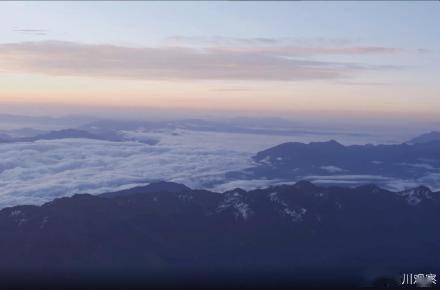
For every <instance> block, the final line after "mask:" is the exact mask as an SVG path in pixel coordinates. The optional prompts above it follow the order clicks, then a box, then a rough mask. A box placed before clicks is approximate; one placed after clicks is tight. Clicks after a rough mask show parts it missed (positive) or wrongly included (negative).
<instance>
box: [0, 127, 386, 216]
mask: <svg viewBox="0 0 440 290" xmlns="http://www.w3.org/2000/svg"><path fill="white" fill-rule="evenodd" d="M125 134H126V135H129V136H130V137H133V138H134V139H136V140H142V139H145V138H154V139H157V140H160V142H159V143H158V144H156V145H147V144H143V143H141V142H135V141H130V142H108V141H99V140H88V139H62V140H42V141H38V142H21V143H11V144H0V208H2V207H5V206H12V205H18V204H42V203H44V202H47V201H50V200H52V199H54V198H57V197H63V196H71V195H73V194H76V193H90V194H99V193H103V192H109V191H116V190H121V189H126V188H130V187H134V186H139V185H145V184H148V183H150V182H152V181H157V180H167V181H174V182H179V183H184V184H186V185H187V186H189V187H192V188H206V189H211V190H217V191H225V190H229V189H232V188H235V187H242V188H246V189H250V188H256V187H264V186H267V185H270V184H276V183H280V182H282V181H280V180H226V179H225V177H224V175H225V173H226V172H228V171H235V170H241V169H244V168H247V167H251V166H252V165H253V163H252V160H251V157H252V156H253V155H254V154H255V153H256V152H258V151H261V150H264V149H267V148H269V147H272V146H275V145H278V144H280V143H283V142H288V141H302V142H309V141H325V140H329V139H337V140H339V141H340V140H341V136H339V137H338V136H332V135H298V136H296V137H292V136H266V135H257V134H236V133H219V132H198V131H189V130H172V131H166V130H164V131H155V132H147V133H145V132H135V131H131V132H125ZM356 138H359V137H350V136H348V137H347V136H346V137H345V139H344V140H342V142H343V143H345V144H352V143H362V142H363V141H365V140H364V139H362V140H359V139H356ZM362 138H363V137H362ZM376 141H378V142H380V141H381V140H376Z"/></svg>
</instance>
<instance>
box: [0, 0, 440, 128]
mask: <svg viewBox="0 0 440 290" xmlns="http://www.w3.org/2000/svg"><path fill="white" fill-rule="evenodd" d="M439 15H440V2H438V1H430V2H429V1H424V2H421V1H402V2H394V1H393V2H374V1H371V2H370V1H366V2H360V1H358V2H344V1H342V2H327V3H326V2H319V1H312V2H305V1H301V2H296V1H294V2H232V1H226V2H209V1H206V2H178V1H175V2H154V1H153V2H125V1H119V2H104V1H102V2H101V1H99V2H98V1H97V2H91V1H90V2H89V1H80V2H32V1H30V2H1V3H0V23H1V25H0V88H1V89H0V112H2V111H7V112H10V110H11V108H14V110H20V109H23V110H25V111H26V110H27V111H32V108H34V109H35V108H38V109H36V110H33V112H37V111H38V110H39V109H40V108H41V107H42V106H43V107H44V106H46V107H48V108H49V107H50V108H56V109H57V110H59V109H60V108H64V109H66V108H75V111H81V110H84V111H87V110H86V108H88V109H90V108H96V109H98V108H103V107H105V108H113V109H117V110H126V111H127V112H128V111H130V110H132V109H143V108H145V109H160V110H163V109H166V110H167V109H169V110H187V111H194V112H200V111H203V112H241V113H243V112H245V113H250V114H267V115H274V116H292V115H309V116H338V117H341V118H343V117H346V116H350V117H353V118H356V117H363V118H376V117H380V118H392V117H397V118H402V119H411V120H422V119H423V120H425V119H426V120H439V119H440V117H439V116H440V83H439V81H438V77H439V76H440V37H438V36H439V35H440V16H439ZM1 108H3V110H2V109H1ZM54 110H55V109H54Z"/></svg>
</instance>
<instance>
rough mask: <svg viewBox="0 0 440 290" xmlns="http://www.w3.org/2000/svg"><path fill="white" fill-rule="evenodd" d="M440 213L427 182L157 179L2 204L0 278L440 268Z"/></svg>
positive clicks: (215, 277)
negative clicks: (260, 184)
mask: <svg viewBox="0 0 440 290" xmlns="http://www.w3.org/2000/svg"><path fill="white" fill-rule="evenodd" d="M335 146H336V144H335ZM439 218H440V192H432V191H431V190H430V189H429V188H427V187H423V186H421V187H418V188H414V189H411V190H406V191H402V192H391V191H387V190H384V189H381V188H379V187H377V186H375V185H364V186H360V187H355V188H347V187H335V186H332V187H323V186H317V185H314V184H312V183H310V182H307V181H300V182H297V183H296V184H293V185H280V186H273V187H269V188H265V189H257V190H252V191H245V190H242V189H239V188H237V189H234V190H230V191H226V192H223V193H217V192H211V191H207V190H194V189H190V188H188V187H186V186H184V185H182V184H176V183H169V182H158V183H153V184H150V185H148V186H143V187H137V188H133V189H129V190H124V191H119V192H112V193H106V194H102V195H100V196H93V195H89V194H80V195H74V196H72V197H65V198H60V199H55V200H53V201H51V202H49V203H46V204H44V205H42V206H30V205H24V206H16V207H10V208H5V209H3V210H1V211H0V236H1V237H2V238H1V239H0V257H1V259H0V273H1V274H0V275H1V276H2V277H0V278H2V279H3V280H2V281H11V282H14V281H17V280H18V281H23V279H25V277H30V278H29V279H43V280H44V279H47V280H45V281H50V280H51V279H58V280H60V279H67V281H69V283H76V282H78V283H80V282H82V281H97V280H99V281H102V280H105V281H106V282H107V283H127V281H131V283H144V284H148V283H156V284H155V285H161V286H163V285H168V284H167V283H171V284H170V285H173V286H175V285H183V284H181V283H187V284H185V285H199V286H200V285H205V286H206V285H210V283H211V284H212V283H220V284H221V283H225V284H224V286H225V285H226V284H227V283H229V285H231V284H234V283H239V285H259V286H261V285H266V284H264V283H267V285H271V286H274V285H294V284H297V283H302V284H304V285H309V286H310V285H323V283H328V284H326V285H330V284H332V283H335V284H341V285H356V286H362V285H363V286H365V285H373V284H374V283H378V281H382V280H383V279H387V281H388V282H387V283H398V277H399V275H400V274H401V273H406V272H417V273H418V272H421V273H438V270H440V262H439V261H440V251H439V250H440V233H439V232H438V231H437V228H438V220H439ZM63 281H66V280H63ZM121 281H122V282H121ZM390 281H391V282H390ZM240 283H241V284H240ZM277 283H278V284H277ZM113 285H115V284H113ZM235 285H237V284H235Z"/></svg>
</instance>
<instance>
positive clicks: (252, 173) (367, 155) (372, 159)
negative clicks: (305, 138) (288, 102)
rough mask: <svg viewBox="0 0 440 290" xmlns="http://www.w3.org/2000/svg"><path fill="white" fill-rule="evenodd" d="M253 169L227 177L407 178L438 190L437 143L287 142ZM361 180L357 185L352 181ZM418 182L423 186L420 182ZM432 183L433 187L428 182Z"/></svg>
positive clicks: (257, 158)
mask: <svg viewBox="0 0 440 290" xmlns="http://www.w3.org/2000/svg"><path fill="white" fill-rule="evenodd" d="M252 159H253V161H254V166H253V167H250V168H247V169H245V170H243V171H238V172H228V173H227V174H226V176H227V177H228V178H236V179H282V180H301V179H308V180H318V181H319V180H322V179H323V180H326V179H327V180H332V181H333V182H343V181H344V180H345V181H347V182H353V184H354V183H356V182H360V183H361V182H364V183H365V178H367V181H368V179H371V180H375V179H377V180H375V182H390V181H394V180H399V179H400V180H411V181H417V180H418V181H420V180H422V181H423V182H426V183H428V185H431V186H435V187H438V186H439V184H437V183H435V182H436V181H437V180H438V178H431V176H437V175H438V174H440V141H430V142H416V143H414V144H407V143H402V144H393V145H371V144H367V145H350V146H345V145H342V144H340V143H338V142H336V141H334V140H331V141H328V142H311V143H300V142H288V143H283V144H280V145H277V146H274V147H271V148H269V149H266V150H264V151H261V152H258V153H257V154H255V155H254V156H253V158H252ZM357 178H359V179H362V178H363V180H360V181H357V180H356V179H357ZM423 182H422V183H423ZM430 182H434V183H430Z"/></svg>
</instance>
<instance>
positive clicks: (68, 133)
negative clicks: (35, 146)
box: [0, 129, 158, 145]
mask: <svg viewBox="0 0 440 290" xmlns="http://www.w3.org/2000/svg"><path fill="white" fill-rule="evenodd" d="M59 139H93V140H103V141H112V142H124V141H138V140H134V139H131V138H128V137H126V136H124V135H123V134H120V133H118V132H116V131H100V132H97V133H91V132H89V131H85V130H78V129H63V130H56V131H50V132H48V133H43V134H39V135H36V136H33V137H21V138H12V137H10V138H7V139H6V138H2V137H1V136H0V143H15V142H35V141H39V140H59ZM138 142H141V143H145V144H149V145H154V144H157V142H158V141H157V140H154V139H151V140H150V139H143V140H140V141H138Z"/></svg>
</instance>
